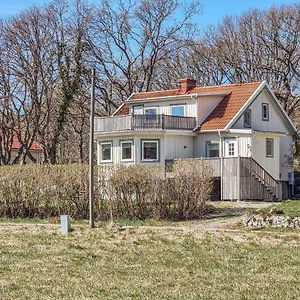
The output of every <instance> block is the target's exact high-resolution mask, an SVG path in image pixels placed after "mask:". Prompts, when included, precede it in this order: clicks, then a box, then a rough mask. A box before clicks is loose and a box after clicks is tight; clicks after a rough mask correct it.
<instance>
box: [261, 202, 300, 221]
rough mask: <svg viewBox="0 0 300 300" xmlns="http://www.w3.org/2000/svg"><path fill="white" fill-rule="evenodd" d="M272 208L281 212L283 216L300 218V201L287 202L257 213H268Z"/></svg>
mask: <svg viewBox="0 0 300 300" xmlns="http://www.w3.org/2000/svg"><path fill="white" fill-rule="evenodd" d="M272 207H276V208H277V209H279V210H282V212H283V214H282V215H283V216H289V217H300V200H287V201H283V202H281V203H279V204H276V205H273V206H269V207H266V208H263V209H260V210H257V212H258V213H269V212H270V210H271V208H272Z"/></svg>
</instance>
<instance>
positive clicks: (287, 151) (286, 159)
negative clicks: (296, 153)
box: [280, 135, 293, 181]
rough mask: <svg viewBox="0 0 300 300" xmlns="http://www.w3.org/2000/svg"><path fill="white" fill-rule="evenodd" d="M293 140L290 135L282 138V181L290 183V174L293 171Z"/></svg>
mask: <svg viewBox="0 0 300 300" xmlns="http://www.w3.org/2000/svg"><path fill="white" fill-rule="evenodd" d="M292 147H293V138H292V137H291V136H290V135H287V136H282V137H280V173H281V177H280V180H283V181H288V173H289V172H290V171H292V170H293V164H292V160H291V154H292Z"/></svg>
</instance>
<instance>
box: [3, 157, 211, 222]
mask: <svg viewBox="0 0 300 300" xmlns="http://www.w3.org/2000/svg"><path fill="white" fill-rule="evenodd" d="M87 174H88V168H87V166H86V165H54V166H52V165H25V166H7V167H1V168H0V217H8V218H16V217H30V218H32V217H39V218H50V217H58V216H59V215H61V214H69V215H71V216H72V217H73V218H77V219H83V218H87V217H88V181H87ZM96 174H97V175H98V176H96V180H95V217H96V218H97V219H99V220H107V219H109V218H111V217H113V218H123V219H146V218H156V219H166V218H171V219H189V218H195V217H198V216H199V215H201V214H203V211H204V208H205V202H206V201H207V200H208V199H209V197H210V194H211V189H212V176H211V170H210V168H209V167H208V166H207V165H206V164H205V163H204V162H203V161H200V160H199V161H178V162H176V163H175V164H174V166H173V171H172V173H171V174H170V176H167V177H166V175H165V169H164V167H163V166H160V165H154V166H153V165H152V166H144V165H130V166H123V165H120V166H109V167H103V168H102V167H98V170H97V172H96Z"/></svg>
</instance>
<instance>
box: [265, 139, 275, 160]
mask: <svg viewBox="0 0 300 300" xmlns="http://www.w3.org/2000/svg"><path fill="white" fill-rule="evenodd" d="M268 141H270V142H271V154H268V147H267V145H268ZM266 157H270V158H272V157H274V139H273V138H266Z"/></svg>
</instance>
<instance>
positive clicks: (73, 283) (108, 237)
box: [0, 221, 300, 300]
mask: <svg viewBox="0 0 300 300" xmlns="http://www.w3.org/2000/svg"><path fill="white" fill-rule="evenodd" d="M184 224H185V225H184ZM200 224H201V221H198V223H197V222H187V223H184V222H182V223H180V225H179V226H173V225H170V226H166V225H165V224H162V225H161V226H160V227H159V226H157V225H158V224H155V225H156V226H155V227H153V226H147V227H146V226H140V225H139V226H134V227H130V228H126V229H124V228H118V227H112V228H108V227H103V226H102V227H100V228H96V229H94V230H89V229H88V228H87V226H86V225H84V224H80V225H76V226H75V227H74V228H75V230H74V231H73V232H72V233H70V234H69V235H65V236H62V235H60V233H59V228H58V226H57V225H52V224H42V225H38V224H21V223H20V222H19V223H14V224H9V223H7V222H6V223H0V297H1V299H2V300H4V299H118V300H119V299H122V300H124V299H160V300H163V299H299V295H300V255H299V253H300V232H299V231H295V232H288V233H286V232H285V233H282V234H281V233H279V232H276V233H268V232H264V231H257V230H256V231H251V230H246V229H240V230H204V229H200V227H199V226H200Z"/></svg>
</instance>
